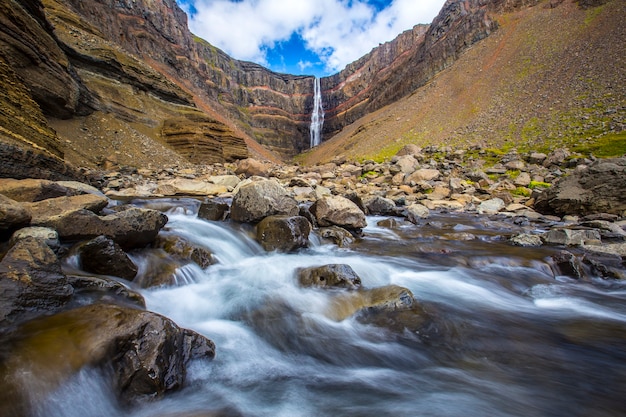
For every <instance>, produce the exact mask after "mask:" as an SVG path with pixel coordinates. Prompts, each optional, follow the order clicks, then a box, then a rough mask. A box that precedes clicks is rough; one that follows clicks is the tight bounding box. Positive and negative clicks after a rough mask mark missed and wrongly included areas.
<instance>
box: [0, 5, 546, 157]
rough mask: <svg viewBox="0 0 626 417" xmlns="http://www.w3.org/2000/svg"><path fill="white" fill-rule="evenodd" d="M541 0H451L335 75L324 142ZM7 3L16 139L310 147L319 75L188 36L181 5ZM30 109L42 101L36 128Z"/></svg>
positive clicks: (115, 147)
mask: <svg viewBox="0 0 626 417" xmlns="http://www.w3.org/2000/svg"><path fill="white" fill-rule="evenodd" d="M534 1H535V0H493V1H490V0H462V1H461V0H449V1H447V2H446V4H445V5H444V7H443V9H442V10H441V12H440V14H439V15H438V16H437V18H436V19H435V20H434V21H433V22H432V24H431V25H418V26H416V27H414V28H413V29H412V30H410V31H407V32H405V33H403V34H401V35H400V36H399V37H398V38H396V39H395V40H393V41H391V42H388V43H385V44H383V45H380V46H379V47H378V48H375V49H373V50H372V52H370V53H369V54H368V55H366V56H364V57H363V58H361V59H359V60H357V61H356V62H354V63H352V64H350V65H348V67H346V69H344V70H343V71H341V72H340V73H338V74H336V75H333V76H331V77H327V78H323V79H322V80H321V84H322V96H323V103H324V108H325V112H326V119H325V120H326V121H325V124H324V127H323V132H322V135H323V138H324V139H328V138H330V137H331V136H333V135H334V134H335V133H337V132H339V131H341V129H342V128H344V127H345V126H346V125H348V124H350V123H352V122H353V121H355V120H357V119H358V118H360V117H363V116H364V115H366V114H368V113H370V112H372V111H374V110H376V109H379V108H381V107H383V106H385V105H387V104H390V103H392V102H394V101H396V100H398V99H399V98H401V97H404V96H406V95H409V94H411V93H412V92H414V91H415V90H416V89H417V88H419V87H421V86H423V85H424V84H425V83H427V82H428V81H429V80H430V79H431V78H432V77H433V76H434V75H435V74H437V73H438V72H439V71H441V70H442V69H444V68H446V67H448V66H450V65H451V64H452V63H453V62H454V61H455V60H456V59H457V58H458V57H459V56H460V54H462V53H463V51H464V50H466V49H467V48H469V47H470V46H471V45H473V44H474V43H476V42H477V41H479V40H481V39H483V38H485V37H486V36H488V35H489V34H490V33H491V32H492V31H493V30H494V29H495V28H496V27H497V24H496V23H495V22H494V21H493V20H492V18H491V17H490V12H492V11H495V10H502V9H506V8H516V7H521V6H524V5H526V4H527V3H529V2H530V3H533V2H534ZM0 12H1V14H0V19H2V26H0V70H1V71H2V73H3V75H5V76H4V78H3V79H5V80H9V82H10V83H12V84H10V85H11V87H10V88H8V89H7V93H6V94H5V95H4V96H2V100H3V108H6V109H9V110H6V111H5V112H4V113H3V115H2V123H0V126H2V129H3V132H5V131H6V132H9V133H6V132H5V133H4V136H7V137H8V138H10V139H11V140H12V141H16V142H19V143H24V144H26V143H29V146H30V145H32V144H35V145H36V146H39V147H42V148H44V149H46V150H48V151H49V152H50V153H51V154H53V155H56V156H57V157H62V156H63V155H65V156H66V157H68V155H70V156H71V157H72V159H74V160H76V161H78V162H80V163H96V162H102V161H103V160H110V161H113V162H116V163H121V164H130V165H139V164H144V163H145V164H149V163H151V162H155V163H157V164H158V163H159V162H160V161H158V160H155V158H156V157H151V156H150V155H148V156H144V157H141V156H140V155H143V154H146V153H149V152H150V151H149V150H150V149H154V146H157V145H158V146H157V147H160V148H158V149H161V150H162V152H161V151H159V152H160V153H162V154H163V157H162V159H163V160H168V161H171V162H176V157H181V158H184V159H186V160H187V161H191V162H193V163H202V162H217V161H229V160H235V159H239V158H244V157H246V156H248V154H249V151H248V149H249V147H247V146H246V143H248V144H252V143H255V142H254V141H256V142H258V143H260V144H262V145H263V146H265V147H266V148H267V149H269V150H271V151H273V152H275V153H276V154H278V155H280V156H282V157H290V156H293V155H295V154H297V153H299V152H301V151H303V150H305V149H306V148H308V146H309V123H310V118H311V112H312V107H313V97H312V93H313V84H314V79H313V77H307V76H292V75H286V74H277V73H274V72H272V71H269V70H267V69H265V68H263V67H261V66H259V65H256V64H253V63H249V62H242V61H238V60H235V59H232V58H231V57H229V56H228V55H226V54H225V53H224V52H222V51H220V50H219V49H217V48H215V47H213V46H212V45H210V44H209V43H208V42H206V41H204V40H202V39H199V38H197V37H195V36H194V35H193V34H191V33H190V32H189V30H188V28H187V17H186V15H185V13H184V12H183V11H182V10H181V9H180V8H179V7H178V6H177V4H176V2H175V0H8V1H6V2H4V3H3V4H2V6H0ZM11 80H12V81H11ZM16 97H23V98H24V100H23V101H21V99H20V100H17V98H16ZM16 100H17V101H16ZM5 103H6V105H5ZM20 108H24V109H32V111H27V112H26V113H27V114H28V117H30V118H32V120H28V121H25V122H24V123H23V124H24V125H25V126H26V127H24V126H21V127H20V126H17V125H16V123H15V117H13V116H12V114H17V113H19V112H20V110H19V109H20ZM10 109H13V110H10ZM10 111H12V112H13V113H11V114H9V113H10ZM24 117H26V116H24ZM55 131H56V132H55ZM57 132H58V134H57ZM129 138H130V139H132V140H130V139H129ZM7 140H8V139H7ZM131 144H133V145H132V146H131ZM153 145H154V146H153ZM168 152H173V153H168ZM95 154H99V155H98V156H96V155H95ZM172 155H176V157H173V156H172ZM156 159H158V158H156Z"/></svg>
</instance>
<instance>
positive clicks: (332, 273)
mask: <svg viewBox="0 0 626 417" xmlns="http://www.w3.org/2000/svg"><path fill="white" fill-rule="evenodd" d="M296 273H297V275H298V282H299V283H300V285H301V286H303V287H318V288H347V289H356V288H359V287H360V286H361V278H360V277H359V276H358V275H357V274H356V272H354V270H353V269H352V267H350V265H344V264H329V265H322V266H315V267H311V268H300V269H298V270H297V271H296Z"/></svg>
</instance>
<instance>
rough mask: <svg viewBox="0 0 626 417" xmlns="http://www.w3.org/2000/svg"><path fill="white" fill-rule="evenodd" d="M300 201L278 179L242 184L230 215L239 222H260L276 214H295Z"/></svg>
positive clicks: (234, 198)
mask: <svg viewBox="0 0 626 417" xmlns="http://www.w3.org/2000/svg"><path fill="white" fill-rule="evenodd" d="M298 211H299V209H298V203H297V202H296V200H295V199H293V198H292V197H290V196H289V195H288V194H287V191H286V190H285V189H284V188H283V186H282V185H280V184H279V183H278V182H277V181H276V180H263V181H254V182H251V183H248V184H245V185H242V186H241V187H240V188H239V190H238V191H237V194H235V196H234V197H233V202H232V205H231V208H230V217H231V218H232V219H233V220H235V221H238V222H258V221H260V220H262V219H264V218H265V217H267V216H272V215H276V214H281V215H286V216H295V215H297V214H298Z"/></svg>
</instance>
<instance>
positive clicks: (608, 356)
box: [37, 207, 626, 417]
mask: <svg viewBox="0 0 626 417" xmlns="http://www.w3.org/2000/svg"><path fill="white" fill-rule="evenodd" d="M168 216H169V218H170V221H169V223H168V226H167V227H168V228H169V229H170V230H171V231H172V232H174V233H177V234H179V235H181V236H184V237H186V238H187V239H189V240H191V241H193V242H195V243H196V244H199V245H202V246H204V247H206V248H209V249H210V250H211V251H213V253H214V254H215V256H216V258H217V259H218V260H219V263H218V264H216V265H213V266H210V267H209V268H207V269H206V270H202V269H200V268H199V267H195V266H191V265H187V266H185V267H182V268H180V269H179V270H178V271H177V278H178V282H179V285H176V286H171V287H162V288H157V289H150V290H143V291H142V293H143V295H144V296H145V298H146V301H147V305H148V309H150V310H153V311H156V312H158V313H161V314H163V315H165V316H167V317H170V318H172V319H173V320H175V321H176V322H177V323H178V324H179V325H180V326H182V327H188V328H191V329H194V330H196V331H198V332H200V333H202V334H204V335H206V336H207V337H209V338H211V339H212V340H213V341H214V342H215V343H216V345H217V355H216V358H215V359H214V361H212V362H209V363H206V362H194V363H192V364H191V366H190V372H189V375H188V381H187V385H186V387H185V388H183V389H182V390H181V391H179V392H177V393H174V394H171V395H168V396H167V397H166V398H165V399H164V400H161V401H158V402H154V403H149V404H146V405H145V406H143V407H140V408H136V409H133V410H121V409H120V408H119V407H118V406H117V405H116V402H115V400H114V399H113V398H114V397H113V394H112V393H111V392H110V390H109V388H107V386H106V384H104V383H103V376H102V375H100V374H99V372H100V371H98V370H94V369H84V370H82V371H80V372H79V373H78V374H77V375H76V376H75V377H74V378H73V379H72V380H71V381H69V382H67V383H66V384H64V385H63V387H62V388H60V389H59V390H57V391H56V392H54V393H52V394H50V395H49V396H48V397H47V398H46V400H45V401H42V402H41V403H40V404H41V405H40V407H39V411H38V413H37V415H38V416H42V417H43V416H72V417H78V416H83V417H84V416H132V417H144V416H206V415H214V414H209V412H211V411H216V410H221V412H222V414H218V415H243V416H268V417H279V416H284V417H298V416H302V417H304V416H354V417H357V416H359V417H365V416H524V417H527V416H607V417H608V416H619V415H626V400H625V399H624V393H626V343H625V342H626V285H625V284H624V283H621V282H614V281H603V280H600V279H597V280H595V279H594V280H591V281H589V282H578V281H575V280H573V279H570V278H567V277H563V276H556V277H555V276H554V275H553V272H552V269H551V267H550V265H549V263H548V261H547V258H548V257H549V255H550V253H551V252H550V250H549V249H546V248H542V249H536V248H534V249H532V248H530V249H527V248H518V247H513V246H511V245H510V244H509V243H508V242H507V237H508V236H510V234H511V233H516V232H519V231H520V230H522V229H524V230H526V231H527V232H531V233H532V232H535V231H537V230H535V229H533V228H529V226H516V225H515V224H514V223H512V222H510V221H504V220H490V221H486V220H484V219H483V218H480V217H473V216H470V215H464V216H460V215H443V214H442V215H439V216H434V217H433V218H431V219H430V220H429V221H428V222H427V223H424V224H423V225H420V226H416V225H413V224H410V223H404V222H402V221H398V222H395V223H394V224H392V225H391V227H382V226H378V225H377V223H378V222H379V221H380V220H385V219H383V218H376V217H370V218H368V224H369V225H370V226H368V227H367V228H366V229H365V230H364V236H363V238H362V240H360V241H359V242H358V243H356V244H355V245H353V246H352V247H350V248H348V249H346V248H338V247H337V246H334V245H331V244H326V243H323V242H321V241H319V239H316V238H313V239H312V246H311V247H310V248H308V249H306V250H303V251H302V252H299V253H296V254H280V253H265V252H264V251H263V250H262V249H261V248H260V247H259V245H258V244H257V243H256V242H255V241H254V240H253V239H252V238H250V233H249V230H248V229H246V228H245V227H240V226H236V225H234V224H230V223H221V222H208V221H204V220H201V219H198V218H196V216H195V215H194V210H193V207H192V208H191V209H190V208H187V209H178V210H174V211H170V212H169V213H168ZM134 260H135V261H136V262H137V263H139V264H141V263H142V262H145V259H144V258H142V257H141V255H138V254H136V255H134ZM329 263H341V264H348V265H350V266H351V267H352V268H353V269H354V270H355V271H356V272H357V273H358V275H359V276H360V277H361V279H362V283H363V286H365V287H369V288H372V287H379V286H384V285H389V284H395V285H400V286H403V287H406V288H408V289H410V290H411V291H412V292H413V294H414V295H415V297H416V299H417V300H418V301H419V302H420V303H421V304H422V305H423V306H424V309H425V310H426V311H428V312H429V314H431V316H432V318H433V322H432V325H431V326H430V327H429V328H428V329H425V330H424V334H415V333H411V332H408V331H405V332H402V331H396V332H394V331H389V330H386V329H385V328H383V327H377V326H374V325H368V324H363V323H361V322H359V321H357V320H356V319H354V318H348V319H345V320H342V321H335V320H333V319H332V318H330V317H331V316H330V315H329V310H331V309H332V305H333V304H332V296H331V294H333V292H332V291H328V290H326V291H324V290H316V289H307V288H300V287H299V286H298V285H297V284H296V280H295V274H296V270H297V269H298V268H301V267H308V266H317V265H324V264H329Z"/></svg>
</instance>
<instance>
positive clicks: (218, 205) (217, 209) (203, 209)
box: [198, 200, 230, 221]
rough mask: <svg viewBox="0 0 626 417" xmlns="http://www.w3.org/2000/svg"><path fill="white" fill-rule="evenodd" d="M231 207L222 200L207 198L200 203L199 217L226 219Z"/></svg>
mask: <svg viewBox="0 0 626 417" xmlns="http://www.w3.org/2000/svg"><path fill="white" fill-rule="evenodd" d="M229 208H230V207H229V206H228V204H226V203H223V202H221V201H215V200H207V201H204V202H202V203H201V204H200V208H199V209H198V217H199V218H201V219H205V220H211V221H219V220H224V219H225V218H226V213H227V212H228V209H229Z"/></svg>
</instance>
